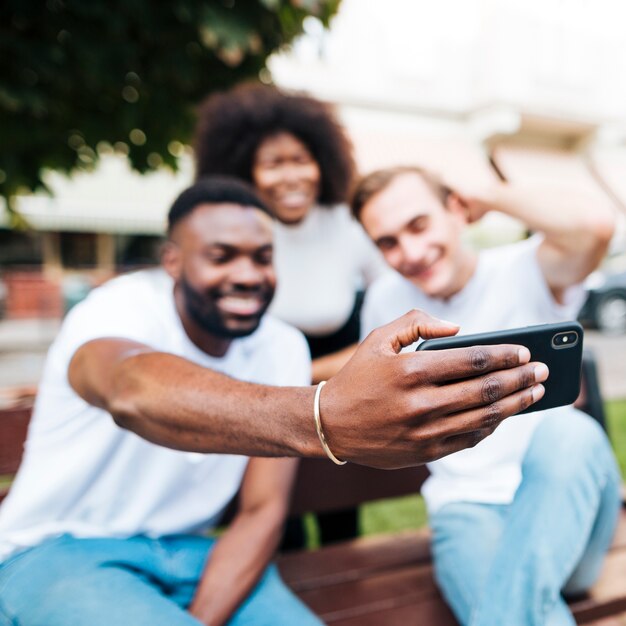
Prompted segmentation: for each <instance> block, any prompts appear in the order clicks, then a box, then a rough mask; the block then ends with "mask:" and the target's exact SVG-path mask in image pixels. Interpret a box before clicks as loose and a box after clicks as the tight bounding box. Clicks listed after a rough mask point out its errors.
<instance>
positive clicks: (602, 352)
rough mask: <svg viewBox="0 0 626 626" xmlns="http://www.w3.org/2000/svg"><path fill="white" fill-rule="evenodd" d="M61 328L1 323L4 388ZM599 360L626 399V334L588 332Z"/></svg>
mask: <svg viewBox="0 0 626 626" xmlns="http://www.w3.org/2000/svg"><path fill="white" fill-rule="evenodd" d="M58 328H59V323H58V322H57V321H55V320H23V321H22V320H20V321H17V320H12V321H7V320H5V321H0V388H2V387H10V386H19V385H31V384H35V383H36V382H37V381H38V380H39V377H40V375H41V371H42V368H43V363H44V358H45V353H46V350H47V348H48V346H49V345H50V343H51V342H52V340H53V339H54V336H55V334H56V332H57V330H58ZM585 346H586V347H588V348H591V349H592V350H593V351H594V353H595V355H596V358H597V359H598V369H599V374H600V384H601V387H602V393H603V395H604V397H605V398H607V399H608V398H626V335H619V336H608V335H602V334H600V333H598V332H595V331H587V332H586V333H585Z"/></svg>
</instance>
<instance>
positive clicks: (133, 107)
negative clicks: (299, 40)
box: [0, 0, 340, 199]
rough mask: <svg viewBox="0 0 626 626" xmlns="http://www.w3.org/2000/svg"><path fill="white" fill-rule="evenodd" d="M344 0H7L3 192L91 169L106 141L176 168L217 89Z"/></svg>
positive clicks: (0, 54) (0, 156) (2, 16)
mask: <svg viewBox="0 0 626 626" xmlns="http://www.w3.org/2000/svg"><path fill="white" fill-rule="evenodd" d="M339 1H340V0H328V1H323V0H256V1H252V0H248V1H245V2H244V1H243V0H238V1H235V0H221V1H219V0H205V1H200V0H171V1H170V2H149V1H148V0H106V1H105V0H89V2H84V1H83V0H47V1H46V2H45V3H44V2H41V0H38V1H35V0H4V1H3V2H2V3H0V195H2V196H4V197H5V198H7V199H9V198H11V197H12V196H13V195H14V194H16V193H18V192H20V191H22V190H30V191H33V190H35V189H38V188H42V187H43V186H44V184H43V181H42V178H41V173H42V170H44V169H46V168H51V169H55V170H60V171H63V172H70V171H72V170H74V169H89V168H91V167H93V166H94V164H95V162H96V161H97V159H98V154H99V152H100V151H102V150H103V149H104V150H107V149H114V150H117V151H120V152H124V153H127V154H128V157H129V160H130V162H131V164H132V166H133V167H134V168H135V169H137V170H139V171H140V172H144V171H147V170H150V169H154V168H155V167H159V166H160V165H161V164H165V165H167V166H169V167H172V168H176V158H175V153H176V150H177V149H178V148H176V146H179V145H180V143H185V142H188V141H189V138H190V135H191V132H192V129H193V124H194V117H195V116H194V109H195V106H196V105H197V104H198V103H199V102H200V101H201V100H202V99H203V98H204V97H205V96H206V95H207V93H209V92H210V91H212V90H215V89H223V88H227V87H229V86H231V85H233V84H235V83H237V82H239V81H241V80H243V79H247V78H254V77H257V76H258V75H259V72H260V71H261V70H262V69H263V68H264V67H265V61H266V59H267V57H268V56H269V55H270V54H271V53H272V52H274V51H276V50H277V49H279V48H281V47H282V46H284V45H286V44H288V43H289V42H290V41H292V40H293V38H294V37H295V36H297V35H298V34H299V33H301V32H302V22H303V20H304V18H305V17H307V16H309V15H314V16H316V17H318V18H319V19H321V20H322V22H323V23H324V24H328V22H329V20H330V18H331V17H332V15H333V14H334V13H335V12H336V11H337V8H338V5H339ZM109 146H110V147H111V148H109ZM172 146H174V147H175V149H172Z"/></svg>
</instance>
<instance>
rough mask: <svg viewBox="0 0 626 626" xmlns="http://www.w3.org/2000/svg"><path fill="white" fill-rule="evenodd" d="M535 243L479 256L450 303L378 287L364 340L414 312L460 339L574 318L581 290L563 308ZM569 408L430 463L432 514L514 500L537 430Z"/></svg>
mask: <svg viewBox="0 0 626 626" xmlns="http://www.w3.org/2000/svg"><path fill="white" fill-rule="evenodd" d="M540 242H541V238H540V237H537V236H536V237H532V238H531V239H528V240H526V241H523V242H520V243H515V244H512V245H507V246H501V247H498V248H493V249H490V250H485V251H483V252H481V253H480V255H479V261H478V265H477V268H476V271H475V273H474V275H473V276H472V278H471V279H470V281H469V282H468V283H467V285H466V286H465V287H464V288H463V289H462V290H461V291H460V292H459V293H457V294H455V295H454V296H453V297H451V298H450V299H448V300H442V299H435V298H429V297H428V296H426V295H424V294H423V293H422V292H421V291H420V290H419V289H418V288H417V287H415V286H414V285H413V284H412V283H410V282H409V281H407V280H406V279H404V278H403V277H402V276H400V275H399V274H395V273H394V274H393V275H389V276H387V277H385V278H383V279H381V280H380V281H377V282H376V283H375V284H374V285H372V286H371V287H370V289H369V291H368V292H367V294H366V297H365V303H364V305H363V318H362V328H363V334H366V333H367V332H369V331H371V330H372V329H373V328H375V327H377V326H380V325H381V324H383V323H386V322H388V321H391V320H392V319H394V318H396V317H399V316H400V315H402V314H403V313H406V312H407V311H408V310H410V309H412V308H418V309H422V310H424V311H426V312H427V313H429V314H431V315H433V316H435V317H438V318H441V319H444V320H449V321H451V322H455V323H457V324H460V325H461V330H460V333H459V334H470V333H478V332H488V331H495V330H505V329H508V328H515V327H519V326H529V325H533V324H543V323H549V322H558V321H565V320H570V319H573V318H575V316H576V312H577V310H578V308H579V306H580V304H582V300H583V298H584V292H583V289H582V287H580V286H577V287H573V288H571V289H569V290H568V291H567V293H566V296H565V304H563V305H559V304H558V303H557V302H556V301H555V300H554V298H553V296H552V294H551V292H550V289H549V287H548V285H547V283H546V281H545V278H544V276H543V274H542V272H541V268H540V266H539V263H538V261H537V247H538V245H539V243H540ZM414 349H415V346H412V347H411V348H407V350H414ZM573 410H574V409H573V408H572V407H561V408H558V409H550V410H547V411H537V412H534V413H526V414H524V415H516V416H514V417H510V418H508V419H506V420H505V421H504V422H503V423H502V424H501V425H500V426H499V427H498V428H497V430H496V431H495V432H494V433H493V434H492V435H491V436H489V437H487V438H486V439H484V440H483V441H481V442H480V443H479V444H478V445H477V446H475V447H474V448H471V449H467V450H462V451H460V452H456V453H455V454H451V455H449V456H447V457H445V458H443V459H440V460H438V461H435V462H434V463H430V464H429V465H428V469H429V470H430V472H431V475H430V477H429V478H428V480H427V481H426V483H425V484H424V486H423V488H422V493H423V495H424V498H425V500H426V504H427V506H428V510H429V512H430V513H434V512H435V511H437V510H438V509H439V508H440V507H442V506H443V505H444V504H447V503H449V502H457V501H466V502H488V503H494V504H495V503H498V504H506V503H509V502H511V501H512V499H513V497H514V495H515V492H516V490H517V487H518V486H519V483H520V481H521V463H522V460H523V457H524V454H525V452H526V449H527V447H528V444H529V442H530V438H531V436H532V433H533V431H534V429H535V427H536V426H537V424H538V423H539V422H540V420H542V419H543V418H544V417H545V416H546V415H547V414H550V413H552V412H553V411H554V412H556V411H573Z"/></svg>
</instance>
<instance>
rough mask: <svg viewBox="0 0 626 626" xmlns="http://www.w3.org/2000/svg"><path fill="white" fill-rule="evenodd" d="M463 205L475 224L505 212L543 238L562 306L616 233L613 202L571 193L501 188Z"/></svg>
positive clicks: (543, 256) (542, 256)
mask: <svg viewBox="0 0 626 626" xmlns="http://www.w3.org/2000/svg"><path fill="white" fill-rule="evenodd" d="M460 199H461V202H464V203H465V204H466V205H467V208H468V212H469V216H470V220H474V219H477V218H479V217H481V216H482V215H484V214H485V213H486V212H487V211H492V210H493V211H500V212H502V213H505V214H506V215H510V216H511V217H515V218H517V219H519V220H521V221H522V222H523V223H524V224H526V225H527V226H528V228H529V229H530V230H532V231H534V232H540V233H543V235H544V240H543V242H542V244H541V246H540V248H539V251H538V255H539V263H540V265H541V268H542V271H543V274H544V276H545V277H546V280H547V282H548V285H549V286H550V288H551V289H552V292H553V294H554V296H555V298H556V299H557V300H560V298H561V295H562V293H563V291H564V290H565V289H567V288H568V287H570V286H572V285H574V284H576V283H579V282H581V281H582V280H584V279H585V278H586V277H587V276H588V275H589V274H590V273H591V272H592V271H593V270H594V269H595V268H596V267H597V266H598V264H599V263H600V261H601V260H602V258H603V256H604V255H605V253H606V251H607V248H608V245H609V242H610V241H611V237H612V236H613V232H614V228H615V218H616V215H615V211H614V209H613V207H612V206H611V204H610V201H609V199H608V198H605V197H604V196H602V195H601V194H600V193H598V194H594V193H591V192H589V191H586V190H580V189H575V188H570V187H564V186H545V185H542V186H535V187H527V186H518V185H513V184H511V185H507V184H500V185H497V186H495V187H492V188H490V189H489V190H488V191H486V192H485V193H483V194H478V195H476V196H473V197H472V196H469V195H468V196H461V198H460Z"/></svg>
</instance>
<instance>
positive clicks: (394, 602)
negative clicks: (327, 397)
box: [0, 370, 626, 626]
mask: <svg viewBox="0 0 626 626" xmlns="http://www.w3.org/2000/svg"><path fill="white" fill-rule="evenodd" d="M594 371H595V370H594ZM589 382H590V383H592V384H590V385H589V387H590V389H591V387H592V385H593V381H592V380H589ZM598 397H599V396H597V394H593V393H590V394H588V397H587V401H588V400H591V401H593V402H595V401H596V400H597V398H598ZM31 408H32V406H31V404H28V403H27V404H26V405H24V406H21V407H16V408H12V409H4V410H0V476H5V477H6V476H10V475H12V474H13V473H14V472H15V471H16V470H17V467H18V466H19V462H20V459H21V456H22V446H23V442H24V440H25V438H26V431H27V427H28V422H29V419H30V413H31ZM584 408H587V409H588V410H589V407H588V406H586V407H584ZM597 408H598V407H597V406H596V409H597ZM601 408H602V407H601V404H600V406H599V409H600V410H601ZM427 475H428V474H427V471H426V469H425V468H415V469H405V470H396V471H383V470H375V469H371V468H366V467H359V466H356V465H346V466H343V467H336V466H334V465H333V464H332V463H330V461H325V460H311V459H307V460H304V461H303V462H302V463H301V466H300V469H299V473H298V479H297V484H296V488H295V491H294V497H293V501H292V506H291V513H292V514H293V515H300V514H302V513H305V512H311V511H313V512H324V511H333V510H340V509H343V508H346V507H353V506H358V505H360V504H362V503H364V502H370V501H375V500H379V499H382V498H390V497H396V496H403V495H407V494H415V493H417V492H419V489H420V487H421V485H422V483H423V482H424V480H425V479H426V477H427ZM7 491H8V486H7V484H5V485H4V486H2V484H0V501H1V500H2V498H3V497H4V496H5V495H6V493H7ZM278 565H279V568H280V570H281V572H282V574H283V577H284V578H285V580H286V581H287V582H288V584H289V585H290V586H291V587H292V588H293V589H294V590H295V592H296V593H297V594H298V595H299V596H300V597H301V598H302V599H303V600H304V602H306V603H307V604H308V605H309V606H310V607H311V608H312V609H313V610H314V611H315V612H316V613H317V614H318V615H320V616H321V618H322V619H323V620H324V621H325V622H326V623H328V624H332V625H333V626H396V625H397V626H405V625H406V624H411V625H412V626H413V625H414V626H421V625H423V626H433V625H434V626H454V625H455V624H456V621H455V619H454V617H453V615H452V613H451V612H450V610H449V609H448V607H447V606H446V604H445V602H444V601H443V599H442V597H441V594H440V593H439V591H438V589H437V587H436V585H435V583H434V579H433V571H432V563H431V555H430V533H429V531H428V529H420V530H414V531H405V532H401V533H396V534H393V535H387V536H378V537H365V538H359V539H355V540H352V541H348V542H344V543H341V544H337V545H334V546H327V547H323V548H320V549H318V550H315V551H311V552H296V553H289V554H284V555H281V556H280V557H279V559H278ZM571 607H572V610H573V612H574V615H575V617H576V620H577V622H578V623H579V624H594V625H595V626H618V625H619V624H621V625H622V626H623V624H625V623H626V620H624V619H620V618H619V616H620V615H621V614H622V613H626V510H622V513H621V518H620V523H619V528H618V532H617V534H616V537H615V540H614V542H613V546H612V548H611V550H610V552H609V554H608V557H607V561H606V564H605V566H604V569H603V572H602V576H601V579H600V581H599V582H598V583H597V584H596V585H595V587H594V588H593V590H592V591H591V593H590V594H589V595H588V596H587V597H584V598H581V599H578V600H576V601H575V602H573V603H572V604H571Z"/></svg>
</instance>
